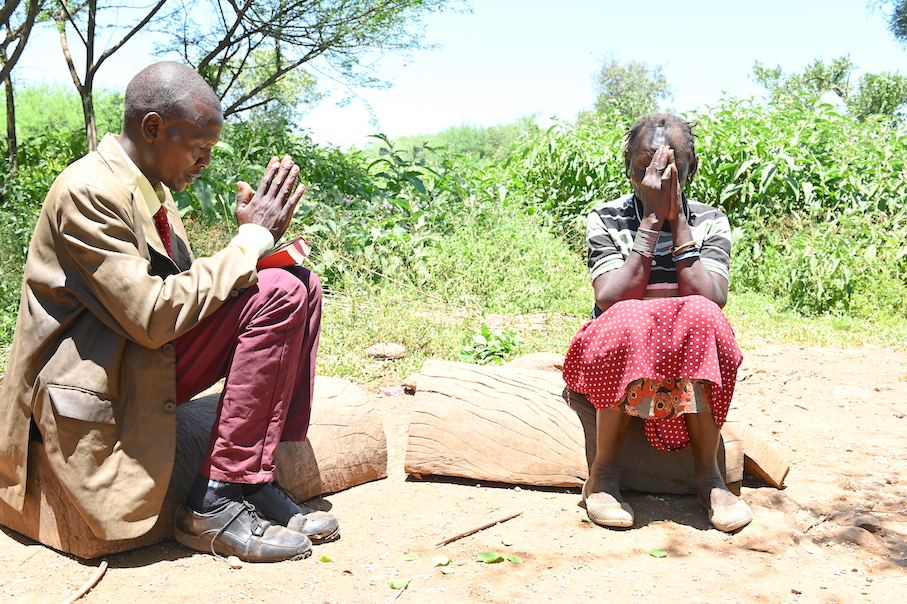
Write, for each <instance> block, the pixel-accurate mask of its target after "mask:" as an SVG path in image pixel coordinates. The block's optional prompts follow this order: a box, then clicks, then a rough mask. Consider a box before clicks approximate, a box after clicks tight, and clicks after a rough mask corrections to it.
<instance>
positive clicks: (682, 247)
mask: <svg viewBox="0 0 907 604" xmlns="http://www.w3.org/2000/svg"><path fill="white" fill-rule="evenodd" d="M693 248H696V249H697V250H698V249H699V242H698V241H687V242H686V243H684V244H683V245H678V246H677V247H672V248H671V253H672V254H674V255H675V256H676V255H679V254H682V253H684V252H686V251H687V250H691V249H693Z"/></svg>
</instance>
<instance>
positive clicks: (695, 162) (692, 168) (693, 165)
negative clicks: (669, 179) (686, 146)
mask: <svg viewBox="0 0 907 604" xmlns="http://www.w3.org/2000/svg"><path fill="white" fill-rule="evenodd" d="M697 168H699V156H698V155H694V156H693V161H691V162H690V173H689V174H687V183H691V182H693V175H695V174H696V169H697Z"/></svg>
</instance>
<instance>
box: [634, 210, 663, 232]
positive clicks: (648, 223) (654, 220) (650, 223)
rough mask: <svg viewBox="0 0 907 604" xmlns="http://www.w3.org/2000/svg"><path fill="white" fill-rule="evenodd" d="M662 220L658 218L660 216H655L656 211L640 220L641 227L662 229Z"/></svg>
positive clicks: (654, 229) (655, 229)
mask: <svg viewBox="0 0 907 604" xmlns="http://www.w3.org/2000/svg"><path fill="white" fill-rule="evenodd" d="M661 222H662V221H660V220H658V217H657V216H655V213H654V212H652V213H651V214H646V215H643V218H642V220H641V221H640V222H639V226H640V228H643V229H648V230H650V231H660V230H661Z"/></svg>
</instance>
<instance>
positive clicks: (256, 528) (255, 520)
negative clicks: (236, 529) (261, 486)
mask: <svg viewBox="0 0 907 604" xmlns="http://www.w3.org/2000/svg"><path fill="white" fill-rule="evenodd" d="M238 503H239V505H240V507H239V508H238V509H237V510H236V513H235V514H233V516H232V517H231V518H230V520H228V521H227V522H225V523H224V525H223V526H222V527H220V528H219V529H218V530H217V532H216V533H214V536H213V537H212V538H211V553H212V554H213V555H214V557H215V558H217V559H219V560H226V558H225V557H224V556H221V555H220V554H218V553H217V551H215V549H214V542H215V541H217V539H218V537H220V536H221V535H223V534H224V531H226V530H227V527H228V526H230V525H231V524H232V523H233V521H234V520H236V519H237V518H239V517H240V516H242V515H243V514H244V513H248V514H251V515H252V534H253V535H255V536H256V537H260V536H261V535H262V534H263V533H264V530H265V527H264V524H263V523H262V518H261V516H259V515H258V512H257V511H256V510H255V506H254V505H252V504H251V503H249V502H248V501H240V502H238Z"/></svg>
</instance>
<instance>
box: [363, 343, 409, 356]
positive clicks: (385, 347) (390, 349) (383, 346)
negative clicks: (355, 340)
mask: <svg viewBox="0 0 907 604" xmlns="http://www.w3.org/2000/svg"><path fill="white" fill-rule="evenodd" d="M365 354H367V355H368V356H370V357H372V358H373V359H378V360H392V359H402V358H403V357H404V356H405V355H406V348H404V347H403V346H401V345H400V344H394V343H393V342H382V343H380V344H373V345H372V346H369V347H368V348H366V349H365Z"/></svg>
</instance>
